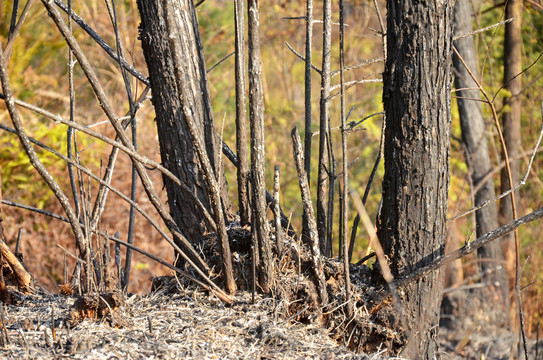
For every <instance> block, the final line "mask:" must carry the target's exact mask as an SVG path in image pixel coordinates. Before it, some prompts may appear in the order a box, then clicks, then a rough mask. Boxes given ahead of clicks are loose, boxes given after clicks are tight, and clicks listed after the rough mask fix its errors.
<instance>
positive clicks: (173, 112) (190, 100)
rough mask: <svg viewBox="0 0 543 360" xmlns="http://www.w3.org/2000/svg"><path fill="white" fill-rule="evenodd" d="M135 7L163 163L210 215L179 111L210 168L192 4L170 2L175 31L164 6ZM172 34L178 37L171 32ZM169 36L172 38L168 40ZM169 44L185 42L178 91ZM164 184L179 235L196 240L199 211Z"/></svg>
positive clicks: (208, 118) (208, 113)
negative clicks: (195, 131)
mask: <svg viewBox="0 0 543 360" xmlns="http://www.w3.org/2000/svg"><path fill="white" fill-rule="evenodd" d="M138 5H139V8H140V13H141V19H142V21H141V29H140V32H141V40H142V47H143V53H144V55H145V60H146V62H147V66H148V69H149V79H150V82H151V88H152V92H153V105H154V106H155V112H156V123H157V128H158V136H159V143H160V155H161V158H162V163H163V165H164V166H165V167H166V168H167V169H168V170H170V171H171V172H172V173H174V174H175V175H176V176H177V177H178V178H179V179H180V180H181V181H182V182H184V183H185V184H186V185H187V186H188V187H189V188H190V189H191V190H192V191H193V193H194V194H196V195H197V197H198V199H200V201H201V202H202V204H204V205H205V207H206V208H207V210H208V211H210V212H211V207H210V205H209V190H208V189H207V186H206V183H205V180H204V173H203V169H202V166H201V164H200V161H199V160H198V156H197V153H196V151H195V149H194V146H193V143H192V141H191V137H190V132H189V129H188V126H187V123H186V119H185V116H184V112H183V108H184V107H189V108H190V109H191V110H192V111H193V117H194V119H195V120H196V122H197V125H198V126H199V127H200V131H201V133H202V136H205V142H206V144H207V147H206V152H207V155H208V157H209V159H210V161H211V162H212V164H217V161H216V159H217V156H218V152H217V151H218V150H217V149H218V146H217V144H216V139H215V138H216V137H215V134H214V120H213V113H212V109H211V102H210V99H209V95H208V89H207V85H206V70H205V64H204V59H203V53H202V47H201V44H200V38H199V36H200V35H199V30H198V24H197V20H196V14H195V13H194V7H193V5H192V1H189V0H184V1H175V2H174V3H173V4H172V5H171V6H175V7H176V8H178V9H179V10H180V11H181V14H182V16H183V21H182V22H181V23H180V24H179V29H169V28H168V26H167V23H166V22H165V17H166V16H167V14H166V5H165V3H163V2H158V1H157V2H155V1H140V2H138ZM177 30H179V31H180V32H182V33H175V31H177ZM170 33H171V35H172V36H174V37H175V39H172V38H170ZM172 41H180V42H184V44H183V46H184V47H185V48H186V50H187V51H186V53H185V56H186V59H185V60H186V61H185V62H184V63H182V64H177V65H179V66H181V67H182V73H183V75H184V79H182V81H183V84H184V85H183V88H179V86H178V84H177V82H176V81H175V78H176V74H175V68H174V66H173V64H172V62H171V61H172V58H173V49H172V45H171V42H172ZM181 93H184V94H185V96H184V97H183V98H184V100H185V102H182V101H181ZM214 166H215V165H214ZM164 184H165V186H166V191H167V193H168V204H169V206H170V213H171V214H172V217H173V218H174V220H175V222H176V223H177V225H178V226H179V228H180V229H181V231H182V232H183V235H185V236H186V237H187V238H188V239H199V238H200V237H201V235H202V234H203V233H204V232H205V230H206V229H205V224H204V223H203V221H202V219H203V218H204V217H203V216H202V215H201V210H200V209H199V208H198V206H196V204H194V203H193V201H192V200H191V199H190V198H189V197H188V196H187V195H186V194H185V193H184V192H183V191H181V189H180V188H179V187H178V186H177V185H176V184H175V183H174V182H173V181H172V180H170V179H168V178H166V177H165V178H164Z"/></svg>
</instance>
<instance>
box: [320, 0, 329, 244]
mask: <svg viewBox="0 0 543 360" xmlns="http://www.w3.org/2000/svg"><path fill="white" fill-rule="evenodd" d="M331 44H332V0H324V1H323V36H322V74H321V75H322V78H321V97H320V122H319V124H320V125H319V165H318V166H319V171H318V175H317V229H318V232H319V244H320V245H319V246H320V248H321V252H323V253H324V252H325V250H326V249H325V245H326V228H327V211H326V210H327V203H328V201H327V197H328V191H327V186H326V181H327V179H328V178H329V174H328V173H327V170H330V169H329V166H328V165H329V161H328V159H329V152H328V136H329V134H328V128H329V126H328V121H329V117H330V109H329V106H328V101H329V99H328V96H329V95H330V56H331ZM332 176H333V174H332Z"/></svg>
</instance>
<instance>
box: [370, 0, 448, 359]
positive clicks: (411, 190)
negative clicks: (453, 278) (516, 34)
mask: <svg viewBox="0 0 543 360" xmlns="http://www.w3.org/2000/svg"><path fill="white" fill-rule="evenodd" d="M452 6H453V1H450V0H447V1H437V0H431V1H427V2H421V1H416V0H405V1H388V2H387V9H388V20H387V23H388V28H387V44H388V45H387V52H388V57H387V60H386V68H385V73H384V78H383V80H384V93H383V102H384V108H385V116H386V118H387V127H386V132H385V175H384V179H383V207H382V211H381V215H380V218H379V223H378V235H379V239H380V241H381V244H382V246H383V250H384V251H385V254H386V255H387V256H388V258H389V259H390V261H391V264H390V267H391V271H392V273H393V275H394V276H399V275H402V276H405V275H408V274H409V273H411V272H413V271H414V270H416V269H417V268H420V267H422V266H424V265H427V264H428V263H430V262H431V261H432V260H434V259H436V258H437V257H439V256H441V255H443V252H444V247H445V236H446V214H447V191H448V187H449V126H450V90H451V76H450V70H451V54H452V33H453V29H452V20H453V18H452V15H453V13H452V11H453V9H452ZM441 292H442V275H441V273H440V271H436V272H434V273H432V274H429V275H428V276H426V277H425V278H423V279H421V280H419V281H417V282H415V283H413V284H411V285H409V286H407V287H406V288H405V290H403V291H402V292H401V293H400V294H398V295H399V298H400V301H401V304H399V307H400V308H401V314H398V316H397V319H396V322H397V323H396V326H397V327H398V329H403V330H404V331H405V337H404V343H403V344H401V345H402V351H401V356H402V357H406V358H408V359H434V357H438V356H439V354H438V344H437V333H438V322H439V308H440V304H441Z"/></svg>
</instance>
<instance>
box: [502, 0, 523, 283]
mask: <svg viewBox="0 0 543 360" xmlns="http://www.w3.org/2000/svg"><path fill="white" fill-rule="evenodd" d="M522 9H523V4H522V0H509V1H507V2H506V6H505V18H506V19H510V18H515V20H514V21H512V22H509V23H507V24H505V42H504V47H505V48H504V64H503V71H504V74H503V81H504V83H505V89H506V90H507V92H508V97H507V98H506V99H504V105H505V106H507V107H508V109H507V110H506V111H505V112H504V114H503V137H504V141H505V146H506V147H507V153H508V155H509V159H510V160H511V161H510V167H511V176H512V178H513V185H512V186H515V185H516V184H517V183H518V180H519V172H520V170H519V160H513V159H517V158H518V155H519V154H520V146H521V142H520V120H521V113H522V103H521V99H520V93H521V91H522V80H521V77H520V76H519V77H516V78H514V77H515V76H516V75H518V74H519V73H520V72H521V71H522V62H521V59H522ZM513 78H514V79H513ZM510 188H511V187H510V186H509V178H508V174H507V170H506V169H505V168H504V169H503V170H502V172H501V191H502V192H505V191H507V190H509V189H510ZM517 194H518V193H517ZM499 215H500V223H501V224H507V223H508V222H510V221H511V220H513V210H512V207H511V197H510V196H506V197H504V198H503V199H502V200H501V201H500V210H499ZM503 242H504V247H505V249H506V250H505V256H506V263H507V267H508V273H509V274H510V275H513V274H514V273H515V269H514V266H515V239H514V233H509V234H507V235H506V236H505V237H504V239H503Z"/></svg>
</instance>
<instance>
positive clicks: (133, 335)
mask: <svg viewBox="0 0 543 360" xmlns="http://www.w3.org/2000/svg"><path fill="white" fill-rule="evenodd" d="M76 298H77V296H64V295H59V294H50V293H46V292H43V291H40V292H38V293H37V294H34V295H22V294H19V293H16V292H14V293H13V295H12V300H13V301H12V304H11V305H7V306H4V307H3V308H2V309H0V310H1V311H0V315H1V316H2V319H4V323H5V325H6V326H5V328H3V329H2V336H1V338H0V345H1V346H0V358H2V359H62V358H70V359H368V360H369V359H375V360H378V359H386V358H388V357H386V353H385V352H384V351H382V352H378V353H374V354H371V355H363V354H355V353H353V352H352V351H350V350H349V349H347V348H346V347H345V346H342V345H340V344H338V343H337V342H336V341H334V340H333V339H332V338H330V337H329V336H328V334H327V332H326V331H325V329H324V328H322V327H320V326H318V325H311V324H302V323H299V322H296V321H292V319H288V318H287V319H285V318H284V317H283V316H282V314H281V313H280V312H279V311H277V309H278V308H280V304H278V302H277V301H276V300H273V299H271V298H262V297H261V296H258V295H257V298H256V302H255V304H254V305H253V304H252V303H251V295H250V293H247V292H240V295H238V296H236V298H235V303H234V305H232V306H225V305H224V304H223V303H222V302H221V301H219V300H218V299H216V298H215V297H212V296H209V295H208V294H206V293H204V292H202V291H200V290H197V289H194V288H193V289H189V288H187V289H181V290H179V289H176V291H175V292H172V289H171V287H170V288H167V287H164V288H161V289H158V290H155V291H154V292H152V293H149V294H147V295H143V296H142V295H129V296H127V297H126V298H125V299H123V300H122V304H115V305H111V306H112V307H117V305H118V308H114V309H113V314H114V315H113V317H111V316H110V315H108V316H105V317H104V318H103V319H101V320H99V319H96V317H99V316H100V314H98V311H96V312H95V313H94V314H92V313H91V311H90V310H89V309H87V310H86V311H87V312H85V310H81V309H77V307H78V305H77V303H78V302H77V300H76ZM82 312H85V316H86V315H88V316H89V317H91V319H82V318H84V317H85V316H79V315H82ZM78 316H79V318H78ZM93 317H94V319H92V318H93ZM52 324H54V326H52ZM481 330H482V329H480V328H475V329H474V331H467V332H465V333H463V334H461V333H455V332H454V331H451V330H448V329H442V331H441V337H440V340H441V344H440V345H441V351H442V359H510V358H516V356H511V354H516V353H517V351H518V349H517V348H516V347H515V346H516V345H515V344H517V342H516V337H515V336H514V335H513V334H512V333H510V332H508V331H506V330H501V331H496V330H492V331H491V330H490V329H483V330H484V331H481ZM6 334H7V341H6ZM534 345H535V342H533V343H532V344H531V346H530V348H531V351H532V355H531V357H530V359H536V352H535V346H534ZM539 353H540V354H543V348H540V351H539Z"/></svg>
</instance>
